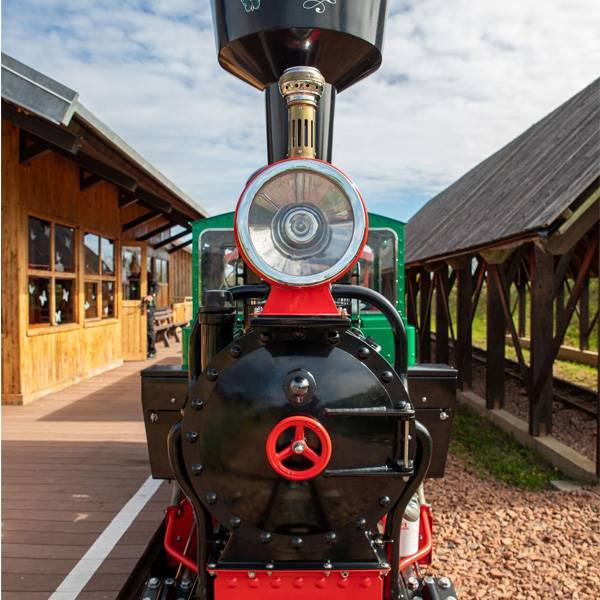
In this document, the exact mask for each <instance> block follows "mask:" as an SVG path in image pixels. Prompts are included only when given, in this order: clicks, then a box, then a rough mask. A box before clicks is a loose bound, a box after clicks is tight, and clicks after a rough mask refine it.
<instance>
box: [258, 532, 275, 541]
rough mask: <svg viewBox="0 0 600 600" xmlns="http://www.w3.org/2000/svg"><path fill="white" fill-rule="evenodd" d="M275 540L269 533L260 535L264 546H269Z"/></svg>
mask: <svg viewBox="0 0 600 600" xmlns="http://www.w3.org/2000/svg"><path fill="white" fill-rule="evenodd" d="M272 539H273V536H272V535H271V534H270V533H269V532H268V531H263V532H262V533H261V534H260V541H261V543H262V544H268V543H269V542H270V541H271V540H272Z"/></svg>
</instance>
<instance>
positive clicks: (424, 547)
mask: <svg viewBox="0 0 600 600" xmlns="http://www.w3.org/2000/svg"><path fill="white" fill-rule="evenodd" d="M419 533H420V537H421V540H420V542H419V549H418V550H417V552H416V553H415V554H413V555H412V556H407V557H406V558H403V559H402V560H401V561H400V565H399V569H400V572H402V571H404V569H406V568H407V567H410V566H411V565H414V564H415V563H416V562H421V561H422V560H426V559H430V557H431V551H432V548H433V540H432V537H431V509H430V508H429V506H427V505H425V504H422V505H421V525H420V530H419Z"/></svg>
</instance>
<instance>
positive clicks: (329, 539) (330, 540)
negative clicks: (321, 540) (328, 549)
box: [325, 531, 337, 544]
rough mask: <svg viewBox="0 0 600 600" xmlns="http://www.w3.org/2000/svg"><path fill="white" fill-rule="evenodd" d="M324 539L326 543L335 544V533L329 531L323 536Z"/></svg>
mask: <svg viewBox="0 0 600 600" xmlns="http://www.w3.org/2000/svg"><path fill="white" fill-rule="evenodd" d="M325 539H326V540H327V543H328V544H335V543H336V542H337V535H336V533H335V531H330V532H329V533H328V534H327V535H326V536H325Z"/></svg>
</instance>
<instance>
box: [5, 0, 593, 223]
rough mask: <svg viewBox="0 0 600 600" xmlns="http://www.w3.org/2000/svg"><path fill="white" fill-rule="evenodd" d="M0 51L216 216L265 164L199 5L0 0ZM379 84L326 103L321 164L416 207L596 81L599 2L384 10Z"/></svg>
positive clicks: (375, 200) (255, 105) (242, 96)
mask: <svg viewBox="0 0 600 600" xmlns="http://www.w3.org/2000/svg"><path fill="white" fill-rule="evenodd" d="M2 6H3V17H4V18H3V50H4V51H5V52H8V53H9V54H11V55H13V56H14V57H15V58H17V59H19V60H22V61H23V62H25V63H27V64H29V65H31V66H33V67H34V68H37V69H39V70H41V71H42V72H44V73H46V74H48V75H50V76H52V77H54V78H56V79H58V80H59V81H61V82H63V83H65V84H66V85H69V86H71V87H73V88H74V89H76V90H77V91H79V92H80V96H81V100H82V102H83V103H84V104H86V105H87V106H88V108H90V109H91V110H92V111H93V112H95V113H96V115H97V116H98V117H99V118H100V119H102V120H103V121H105V122H106V123H107V124H108V125H109V126H110V127H112V128H113V129H115V130H116V131H117V132H118V133H119V134H120V135H121V136H122V137H124V138H125V139H126V140H127V141H128V142H129V143H130V144H132V145H133V146H134V147H135V148H136V149H137V150H138V151H139V152H140V153H141V154H142V155H144V156H145V157H146V158H148V160H150V161H151V162H153V163H154V164H155V165H156V166H157V167H158V168H159V169H160V170H162V171H163V172H164V173H165V174H166V175H167V176H168V177H170V178H171V179H172V180H173V181H174V182H176V183H177V184H178V185H180V186H181V187H182V188H184V189H185V190H186V191H187V192H188V193H190V195H192V196H193V197H195V198H197V199H198V201H199V202H200V203H202V204H203V205H204V206H207V207H208V208H209V209H211V210H212V211H214V212H222V211H224V210H228V209H232V208H233V206H234V204H235V201H236V199H237V196H238V195H239V192H240V191H241V188H242V187H243V183H244V181H245V179H246V177H247V176H248V175H249V174H250V173H251V172H252V171H254V169H256V168H257V167H258V166H259V165H261V164H263V163H264V162H265V160H266V143H265V129H264V108H263V99H262V95H261V94H260V93H259V92H257V91H255V90H253V89H252V88H250V87H248V86H247V85H245V84H243V83H241V82H239V81H238V80H236V79H235V78H233V77H231V76H230V75H229V74H227V73H225V72H224V71H222V70H221V69H220V68H219V67H218V65H217V61H216V56H215V47H214V41H213V35H212V31H211V26H212V19H211V16H210V10H209V3H208V2H202V1H198V0H122V1H119V0H105V1H104V2H101V3H98V2H91V1H90V0H88V2H82V1H81V0H78V1H75V0H3V3H2ZM390 7H391V8H390V18H389V20H388V26H387V34H386V41H385V48H384V64H383V66H382V68H381V69H380V71H379V72H378V73H377V74H375V75H374V76H372V77H371V78H369V79H367V80H366V81H364V82H361V83H359V84H358V85H356V86H355V87H354V88H351V89H350V90H348V91H346V92H344V93H343V94H341V95H340V96H339V98H338V103H337V111H336V131H335V136H334V160H335V161H336V163H339V164H340V166H342V167H343V168H344V169H345V170H346V171H347V172H349V173H350V174H352V175H353V176H354V177H355V179H356V180H357V183H358V184H359V186H360V187H361V189H362V191H363V193H364V195H365V197H366V199H367V202H368V203H369V205H370V206H371V208H373V209H375V210H379V211H381V212H385V213H387V214H390V215H392V216H398V217H401V218H408V217H409V216H410V215H411V214H412V213H413V212H415V210H417V209H418V208H419V206H420V204H421V203H422V202H423V201H424V200H426V199H427V198H429V197H431V195H433V194H434V193H435V192H437V191H439V190H440V189H442V188H443V187H445V186H446V185H447V184H449V183H450V182H452V181H453V180H454V179H456V178H457V177H459V176H460V175H461V174H462V173H464V172H465V171H466V170H467V169H468V168H470V167H472V166H474V165H475V164H476V163H478V162H480V161H481V160H482V159H484V158H485V157H486V156H487V155H489V154H490V153H492V152H494V151H495V150H497V149H498V148H499V147H500V146H502V145H503V144H505V143H506V142H508V141H509V140H510V139H512V138H513V137H515V136H516V135H518V134H519V133H521V131H523V130H524V129H525V128H526V127H528V126H529V125H531V124H532V123H533V122H535V121H537V120H539V119H540V118H542V117H543V116H544V115H545V114H547V113H548V112H549V111H550V110H552V109H553V108H555V107H556V106H557V105H558V104H560V103H561V102H563V101H565V100H567V99H568V98H569V97H570V96H572V95H573V94H575V93H576V92H577V91H579V90H580V89H581V88H583V87H584V86H585V85H587V84H588V83H589V82H590V81H591V80H593V79H594V78H595V77H597V76H598V75H599V73H598V64H600V63H599V59H600V36H598V35H597V23H598V22H600V3H598V2H597V1H596V0H568V1H567V0H547V1H542V0H505V1H504V2H502V3H496V2H473V1H472V0H471V1H469V0H452V1H448V0H445V1H444V0H419V1H418V2H406V1H405V0H392V1H391V2H390Z"/></svg>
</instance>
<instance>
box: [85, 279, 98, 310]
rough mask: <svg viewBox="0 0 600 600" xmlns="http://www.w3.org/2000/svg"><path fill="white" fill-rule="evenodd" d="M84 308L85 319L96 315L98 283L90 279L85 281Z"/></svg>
mask: <svg viewBox="0 0 600 600" xmlns="http://www.w3.org/2000/svg"><path fill="white" fill-rule="evenodd" d="M83 307H84V308H85V318H86V319H96V318H97V317H98V284H97V283H95V282H92V281H86V282H85V303H84V305H83Z"/></svg>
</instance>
